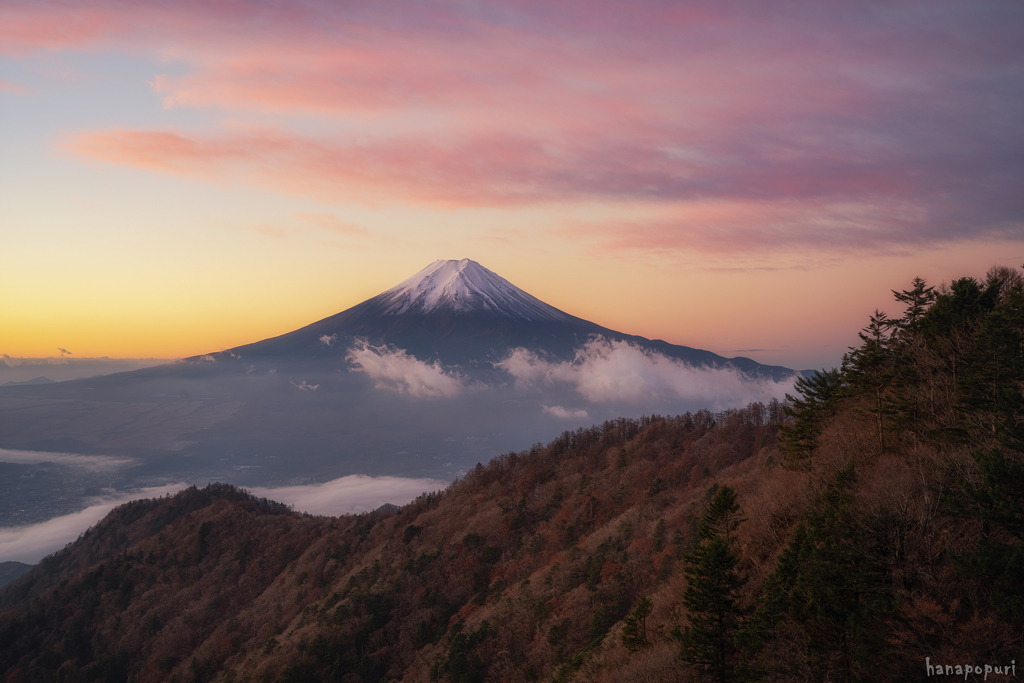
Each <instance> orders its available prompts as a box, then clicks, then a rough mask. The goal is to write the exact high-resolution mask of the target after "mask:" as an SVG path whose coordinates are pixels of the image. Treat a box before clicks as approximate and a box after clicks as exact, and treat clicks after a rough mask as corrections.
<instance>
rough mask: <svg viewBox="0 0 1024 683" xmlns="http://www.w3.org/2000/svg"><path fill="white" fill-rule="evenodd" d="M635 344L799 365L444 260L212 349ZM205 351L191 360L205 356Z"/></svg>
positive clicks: (497, 352) (570, 348)
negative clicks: (627, 327) (720, 348)
mask: <svg viewBox="0 0 1024 683" xmlns="http://www.w3.org/2000/svg"><path fill="white" fill-rule="evenodd" d="M593 338H601V339H605V340H608V341H617V342H626V343H629V344H632V345H634V346H636V347H638V348H642V349H645V350H647V351H650V352H655V353H659V354H662V355H664V356H666V357H668V358H672V359H675V360H679V361H682V362H684V363H687V364H689V365H692V366H698V367H718V368H734V369H736V370H737V371H740V372H742V373H743V374H744V375H746V376H748V377H751V378H771V379H774V380H781V379H784V378H786V377H788V376H791V375H792V374H793V371H792V370H790V369H788V368H784V367H779V366H771V365H761V364H759V363H756V362H755V361H753V360H751V359H749V358H743V357H738V358H725V357H722V356H719V355H717V354H714V353H712V352H710V351H703V350H700V349H694V348H690V347H688V346H679V345H675V344H669V343H668V342H664V341H661V340H660V339H659V340H650V339H646V338H644V337H639V336H635V335H629V334H624V333H622V332H617V331H615V330H611V329H608V328H606V327H602V326H600V325H597V324H595V323H592V322H590V321H588V320H583V319H582V318H577V317H575V316H572V315H569V314H568V313H565V312H564V311H560V310H558V309H557V308H555V307H554V306H550V305H548V304H546V303H544V302H543V301H541V300H540V299H538V298H536V297H534V296H532V295H531V294H528V293H527V292H524V291H523V290H522V289H520V288H518V287H516V286H515V285H513V284H512V283H511V282H509V281H508V280H506V279H504V278H502V277H501V276H500V275H498V274H497V273H494V272H493V271H490V270H488V269H487V268H485V267H483V266H482V265H480V264H479V263H477V262H476V261H472V260H470V259H462V260H461V261H434V262H433V263H431V264H430V265H429V266H427V267H426V268H424V269H423V270H421V271H420V272H418V273H416V274H415V275H413V276H412V277H410V278H409V279H407V280H405V281H403V282H401V283H399V284H398V285H396V286H394V287H392V288H391V289H389V290H387V291H385V292H382V293H381V294H378V295H377V296H375V297H373V298H371V299H368V300H366V301H364V302H362V303H361V304H358V305H356V306H353V307H352V308H349V309H347V310H345V311H342V312H341V313H338V314H336V315H333V316H330V317H329V318H324V319H323V320H320V321H318V322H315V323H313V324H311V325H308V326H306V327H303V328H301V329H298V330H295V331H294V332H289V333H287V334H284V335H281V336H279V337H274V338H271V339H266V340H264V341H261V342H256V343H254V344H247V345H245V346H240V347H237V348H234V349H229V350H226V351H222V352H219V353H214V354H209V355H208V356H206V357H213V358H216V359H217V360H225V361H231V360H236V361H239V360H240V361H245V360H247V359H248V360H251V359H255V358H261V359H262V358H275V357H276V358H289V359H293V360H299V359H306V360H314V359H323V358H329V357H331V356H332V355H342V356H344V355H345V354H346V353H347V351H348V349H349V348H350V347H351V345H352V344H353V343H355V342H356V341H357V340H366V341H367V342H369V343H370V344H373V345H385V344H386V345H391V346H394V347H396V348H399V349H404V350H406V351H407V352H409V353H410V354H412V355H413V356H415V357H416V358H418V359H420V360H422V361H427V362H433V361H439V362H440V363H441V364H443V365H446V366H459V367H460V368H461V369H462V371H463V372H469V373H470V374H476V373H482V374H484V375H488V376H491V375H493V368H494V364H495V363H498V362H500V361H501V360H502V359H504V358H506V357H507V356H508V354H509V353H510V352H511V351H513V350H515V349H526V350H529V351H531V352H534V353H538V354H542V355H544V356H545V357H547V358H551V359H558V360H565V361H571V360H572V359H573V358H574V357H575V356H576V354H577V352H578V350H579V349H580V348H581V347H582V346H583V345H584V344H585V343H586V342H587V341H588V340H590V339H593ZM202 357H203V356H196V357H193V358H191V359H188V360H192V361H195V360H197V359H199V358H202Z"/></svg>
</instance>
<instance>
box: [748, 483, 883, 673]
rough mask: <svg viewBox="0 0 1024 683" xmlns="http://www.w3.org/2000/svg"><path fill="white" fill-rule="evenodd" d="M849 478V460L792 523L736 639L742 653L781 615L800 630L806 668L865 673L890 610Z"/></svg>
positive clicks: (771, 631) (764, 640)
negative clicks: (817, 504) (854, 510)
mask: <svg viewBox="0 0 1024 683" xmlns="http://www.w3.org/2000/svg"><path fill="white" fill-rule="evenodd" d="M854 482H855V474H854V468H853V466H852V465H851V466H849V467H847V468H846V469H844V470H842V471H841V472H839V474H838V475H837V476H836V478H835V479H834V480H833V481H832V482H831V483H830V484H829V485H828V486H827V487H826V488H825V491H824V493H823V494H822V499H821V503H820V507H819V508H818V509H817V510H815V511H812V512H811V513H809V514H808V515H807V516H806V517H805V519H804V520H803V521H802V522H801V523H800V524H798V525H797V527H796V530H795V533H794V535H793V539H792V540H791V541H790V543H789V545H788V546H787V548H786V549H785V550H784V551H783V552H782V554H781V555H780V556H779V560H778V563H777V564H776V567H775V570H774V571H773V572H772V573H771V574H770V575H769V576H768V578H767V579H766V580H765V583H764V586H763V594H762V596H761V598H760V600H759V604H758V608H757V611H756V612H755V614H754V616H753V618H752V619H751V624H750V627H749V628H748V629H746V631H745V632H744V633H743V637H742V638H741V642H743V643H744V645H745V646H746V647H747V649H748V650H753V651H756V650H760V649H763V648H764V647H765V646H766V645H767V644H770V643H771V641H772V640H773V639H774V638H776V637H779V634H778V625H779V624H780V623H781V622H782V621H783V620H789V621H790V622H792V623H794V624H796V625H797V626H798V628H799V630H800V632H801V633H802V634H803V642H804V643H805V647H806V648H807V651H806V658H805V662H806V663H807V665H808V666H809V668H810V669H811V672H812V673H813V672H818V673H820V674H825V673H826V672H829V675H830V676H834V677H835V678H836V680H846V681H849V680H856V679H859V678H862V677H864V676H866V675H868V673H869V672H870V671H871V670H872V669H871V666H872V658H875V659H877V657H878V656H879V655H880V654H881V650H882V648H883V646H884V640H883V636H882V633H883V632H884V631H883V627H884V620H885V618H886V617H887V616H888V615H889V614H890V612H891V609H892V607H893V601H892V596H891V590H890V588H889V587H888V585H887V582H886V576H885V570H884V565H883V563H882V562H881V561H880V559H879V557H878V553H877V552H875V549H874V548H873V545H872V543H871V540H870V539H869V538H868V537H866V536H865V535H864V534H862V533H860V532H859V531H858V530H857V524H856V523H855V520H854V517H853V514H852V512H851V511H850V498H851V496H850V491H851V490H852V489H853V486H854ZM779 673H780V674H782V675H783V676H785V675H786V674H787V672H779ZM788 673H790V674H792V673H795V672H788Z"/></svg>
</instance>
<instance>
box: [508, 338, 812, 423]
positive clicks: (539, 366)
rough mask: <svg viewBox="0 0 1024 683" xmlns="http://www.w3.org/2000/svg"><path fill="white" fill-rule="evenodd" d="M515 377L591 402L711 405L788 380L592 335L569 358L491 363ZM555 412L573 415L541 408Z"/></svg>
mask: <svg viewBox="0 0 1024 683" xmlns="http://www.w3.org/2000/svg"><path fill="white" fill-rule="evenodd" d="M496 367H498V368H500V369H503V370H505V371H507V372H508V373H509V374H511V375H512V376H513V377H515V378H516V385H517V386H519V387H521V388H528V387H552V386H554V387H559V386H561V387H568V388H570V389H572V390H573V391H575V392H576V393H578V394H579V395H581V396H582V397H583V398H584V399H586V400H587V401H591V402H593V403H613V402H614V403H626V404H634V405H636V404H642V403H647V402H650V401H652V400H664V399H670V400H672V399H678V400H685V401H701V402H703V403H705V404H706V405H707V406H709V407H712V408H714V409H716V410H719V409H722V408H726V407H732V406H738V405H744V404H746V403H749V402H750V401H767V400H770V399H771V398H779V399H781V398H783V397H785V395H786V393H787V392H790V393H792V391H793V382H794V381H795V378H794V379H788V380H785V381H781V382H774V381H772V380H754V379H749V378H747V377H744V376H743V375H742V374H740V373H739V372H738V371H736V370H734V369H732V368H707V367H693V366H690V365H687V364H686V363H683V362H682V361H679V360H675V359H672V358H668V357H667V356H664V355H662V354H660V353H655V352H651V351H646V350H644V349H641V348H639V347H637V346H634V345H632V344H630V343H628V342H624V341H609V340H607V339H592V340H591V341H589V342H587V343H586V344H585V345H584V346H582V347H580V348H579V349H578V350H577V353H576V358H575V359H573V360H572V362H565V361H559V362H551V361H549V360H547V359H545V358H542V357H540V356H538V355H537V354H535V353H533V352H531V351H528V350H526V349H522V348H520V349H516V350H514V351H513V352H512V353H511V354H509V356H508V358H506V359H505V360H503V361H501V362H500V363H497V364H496ZM544 410H545V412H548V413H550V414H552V415H556V416H558V417H576V415H574V414H570V412H569V411H567V410H566V409H564V408H562V407H561V406H553V407H550V408H548V407H545V409H544Z"/></svg>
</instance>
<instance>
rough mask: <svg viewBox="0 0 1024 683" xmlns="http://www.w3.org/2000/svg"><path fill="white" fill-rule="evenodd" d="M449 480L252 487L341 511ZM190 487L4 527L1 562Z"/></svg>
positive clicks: (318, 509)
mask: <svg viewBox="0 0 1024 683" xmlns="http://www.w3.org/2000/svg"><path fill="white" fill-rule="evenodd" d="M5 452H10V451H5ZM446 486H448V482H446V481H441V480H439V479H410V478H406V477H369V476H366V475H362V474H353V475H349V476H347V477H341V478H340V479H334V480H332V481H328V482H325V483H323V484H309V485H306V486H283V487H277V488H265V487H256V488H250V489H248V490H249V491H250V492H251V493H253V494H254V495H257V496H265V497H267V498H270V499H271V500H276V501H278V502H281V503H286V504H288V505H292V506H294V508H295V510H297V511H298V512H308V513H311V514H314V515H329V516H338V515H344V514H350V513H359V512H369V511H370V510H376V509H377V508H379V507H380V506H381V505H384V504H385V503H392V504H394V505H405V504H406V503H408V502H410V501H412V500H413V499H414V498H416V496H418V495H420V494H421V493H424V492H427V491H437V490H440V489H443V488H445V487H446ZM187 487H188V484H184V483H177V484H167V485H166V486H156V487H151V488H143V489H135V490H134V491H127V492H122V493H116V494H111V495H110V496H103V497H99V498H93V499H92V500H90V501H89V507H87V508H86V509H84V510H82V511H80V512H74V513H72V514H70V515H64V516H63V517H55V518H54V519H50V520H47V521H45V522H40V523H38V524H28V525H25V526H19V527H3V528H0V562H8V561H16V562H26V563H29V564H35V563H36V562H38V561H39V560H41V559H42V558H44V557H46V556H47V555H49V554H50V553H53V552H56V551H58V550H60V549H61V548H63V547H64V546H65V545H67V544H68V543H71V542H72V541H74V540H75V539H77V538H78V537H79V536H80V535H81V534H82V532H83V531H85V530H86V529H88V528H89V527H91V526H93V525H95V524H96V523H97V522H99V521H100V520H101V519H103V518H104V517H105V516H106V515H107V513H109V512H110V511H111V510H113V509H114V508H115V507H117V506H118V505H121V504H122V503H127V502H128V501H131V500H139V499H140V498H157V497H160V496H163V495H166V494H168V493H171V494H174V493H177V492H178V491H181V490H182V489H184V488H187Z"/></svg>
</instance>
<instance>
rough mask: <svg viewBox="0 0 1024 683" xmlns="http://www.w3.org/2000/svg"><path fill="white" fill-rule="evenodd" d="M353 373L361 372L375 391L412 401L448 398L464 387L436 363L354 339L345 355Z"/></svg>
mask: <svg viewBox="0 0 1024 683" xmlns="http://www.w3.org/2000/svg"><path fill="white" fill-rule="evenodd" d="M346 358H347V359H348V361H349V362H350V363H352V365H353V370H355V371H357V372H365V373H366V374H367V375H369V376H370V377H371V378H372V379H373V380H375V381H376V386H377V388H378V389H387V390H389V391H393V392H395V393H397V394H403V395H406V396H411V397H413V398H450V397H452V396H456V395H458V394H460V393H462V391H463V390H464V389H465V388H466V387H465V384H464V383H463V381H462V378H461V377H459V376H458V375H457V374H454V373H449V372H447V371H446V370H445V369H444V368H443V367H442V366H441V363H440V362H439V361H434V362H433V363H424V362H423V361H421V360H419V359H417V358H416V357H415V356H411V355H409V353H408V352H407V351H405V350H404V349H396V348H393V347H387V346H372V345H371V344H370V343H369V342H367V341H366V340H365V339H360V340H356V343H355V344H353V346H352V348H351V349H349V352H348V355H347V356H346Z"/></svg>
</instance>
